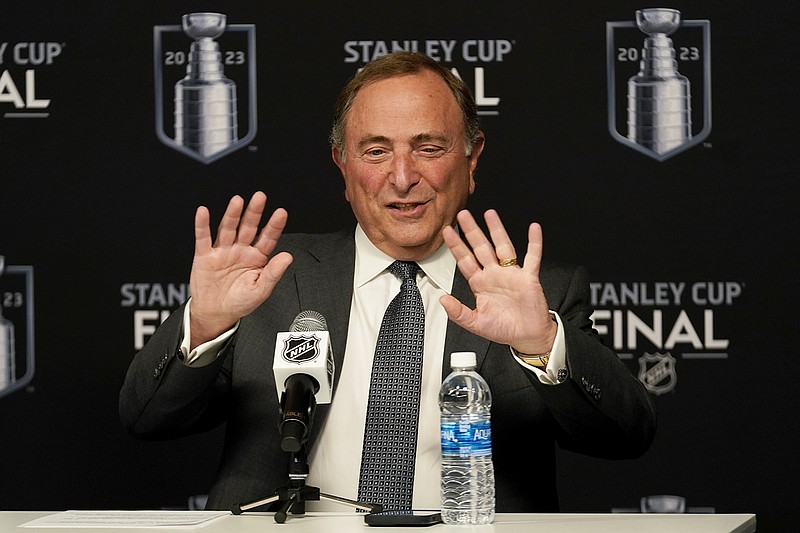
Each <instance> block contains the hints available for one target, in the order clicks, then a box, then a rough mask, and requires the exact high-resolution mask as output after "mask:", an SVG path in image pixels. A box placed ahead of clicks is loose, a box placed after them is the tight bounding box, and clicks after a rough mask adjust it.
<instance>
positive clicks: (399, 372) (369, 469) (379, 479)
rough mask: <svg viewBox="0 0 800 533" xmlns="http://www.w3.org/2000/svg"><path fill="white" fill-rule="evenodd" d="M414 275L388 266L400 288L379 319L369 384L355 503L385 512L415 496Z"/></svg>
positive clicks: (420, 327)
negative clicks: (359, 502) (379, 506)
mask: <svg viewBox="0 0 800 533" xmlns="http://www.w3.org/2000/svg"><path fill="white" fill-rule="evenodd" d="M417 270H419V265H417V264H416V263H411V262H407V261H395V262H394V263H392V264H391V265H390V266H389V271H390V272H391V273H392V274H394V275H395V276H397V277H398V278H400V279H401V280H402V284H401V286H400V292H399V293H398V294H397V296H395V297H394V299H393V300H392V301H391V302H390V303H389V306H388V307H387V308H386V313H385V314H384V315H383V321H382V322H381V329H380V332H379V333H378V344H377V346H376V347H375V359H374V360H373V363H372V377H371V378H370V384H369V404H368V405H367V420H366V427H365V428H364V449H363V452H362V456H361V474H360V476H359V482H358V485H359V488H358V499H359V500H360V501H364V502H369V503H380V504H382V505H383V508H384V510H410V509H411V497H412V493H413V490H414V459H415V457H416V452H417V427H418V425H419V396H420V389H421V384H422V347H423V341H424V338H425V309H424V307H423V306H422V296H421V295H420V293H419V289H418V288H417V283H416V275H417Z"/></svg>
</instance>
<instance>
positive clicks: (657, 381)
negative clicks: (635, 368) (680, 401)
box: [639, 352, 678, 395]
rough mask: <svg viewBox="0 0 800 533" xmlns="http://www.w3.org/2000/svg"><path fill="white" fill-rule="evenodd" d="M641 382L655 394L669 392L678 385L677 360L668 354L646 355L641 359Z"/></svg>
mask: <svg viewBox="0 0 800 533" xmlns="http://www.w3.org/2000/svg"><path fill="white" fill-rule="evenodd" d="M639 381H641V382H642V383H643V384H644V386H645V388H646V389H647V390H648V391H650V392H652V393H653V394H656V395H660V394H664V393H665V392H669V391H671V390H673V389H674V388H675V385H677V384H678V375H677V374H676V373H675V358H674V357H672V355H671V354H670V353H669V352H667V353H664V354H662V353H654V354H649V353H645V354H644V355H643V356H642V357H640V358H639Z"/></svg>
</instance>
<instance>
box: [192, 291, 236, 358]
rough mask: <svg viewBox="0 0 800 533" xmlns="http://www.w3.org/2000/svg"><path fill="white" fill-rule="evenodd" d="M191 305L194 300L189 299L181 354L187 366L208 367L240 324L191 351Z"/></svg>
mask: <svg viewBox="0 0 800 533" xmlns="http://www.w3.org/2000/svg"><path fill="white" fill-rule="evenodd" d="M191 304H192V299H191V298H189V301H188V302H187V303H186V307H184V309H183V340H182V341H181V346H180V350H181V353H182V354H183V363H184V364H185V365H187V366H206V365H208V364H210V363H211V362H213V361H214V360H215V359H216V358H217V357H218V356H219V353H220V352H221V351H222V348H224V347H225V343H226V342H227V340H228V339H230V338H231V337H232V336H233V334H234V333H236V330H237V329H238V328H239V322H238V321H237V322H236V324H235V325H234V326H233V327H232V328H231V329H229V330H228V331H226V332H225V333H223V334H222V335H220V336H219V337H217V338H216V339H211V340H210V341H206V342H204V343H203V344H201V345H199V346H197V347H195V349H194V350H190V349H189V342H190V339H191V338H192V335H191V333H192V332H191V329H190V327H189V316H190V307H191Z"/></svg>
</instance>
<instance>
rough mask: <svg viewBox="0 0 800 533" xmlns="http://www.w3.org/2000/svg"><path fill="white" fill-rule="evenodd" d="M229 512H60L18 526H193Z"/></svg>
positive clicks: (205, 524) (218, 517)
mask: <svg viewBox="0 0 800 533" xmlns="http://www.w3.org/2000/svg"><path fill="white" fill-rule="evenodd" d="M230 515H231V512H230V511H64V512H61V513H56V514H51V515H48V516H43V517H41V518H37V519H36V520H31V521H30V522H26V523H25V524H22V525H21V526H20V527H63V528H71V527H74V528H92V527H96V528H101V527H106V528H156V527H158V528H170V529H196V528H200V527H204V526H207V525H208V524H210V523H211V522H214V521H216V520H219V519H221V518H224V517H226V516H230Z"/></svg>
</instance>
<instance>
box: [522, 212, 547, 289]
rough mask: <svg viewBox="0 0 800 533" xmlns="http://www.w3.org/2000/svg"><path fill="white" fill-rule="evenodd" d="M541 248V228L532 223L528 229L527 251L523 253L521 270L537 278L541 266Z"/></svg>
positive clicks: (542, 241) (542, 243)
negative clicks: (523, 260) (523, 258)
mask: <svg viewBox="0 0 800 533" xmlns="http://www.w3.org/2000/svg"><path fill="white" fill-rule="evenodd" d="M543 246H544V240H543V238H542V226H541V225H539V224H538V223H536V222H534V223H533V224H531V225H530V227H528V250H527V252H526V253H525V263H524V264H523V267H522V268H523V270H526V271H529V272H530V273H531V274H533V275H535V276H537V277H538V276H539V267H540V266H541V264H542V249H543Z"/></svg>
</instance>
